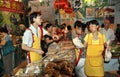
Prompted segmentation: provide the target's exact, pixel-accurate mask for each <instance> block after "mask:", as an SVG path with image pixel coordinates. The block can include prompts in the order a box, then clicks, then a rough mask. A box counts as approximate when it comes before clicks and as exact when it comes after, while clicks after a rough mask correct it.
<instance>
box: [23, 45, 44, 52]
mask: <svg viewBox="0 0 120 77" xmlns="http://www.w3.org/2000/svg"><path fill="white" fill-rule="evenodd" d="M22 49H24V50H26V51H33V52H37V53H38V54H43V53H44V52H43V51H42V50H41V49H35V48H31V47H28V46H27V45H26V44H22Z"/></svg>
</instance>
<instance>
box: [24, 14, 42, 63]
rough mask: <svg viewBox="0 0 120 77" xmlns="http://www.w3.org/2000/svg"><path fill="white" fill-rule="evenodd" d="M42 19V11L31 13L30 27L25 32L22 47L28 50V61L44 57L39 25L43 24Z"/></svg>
mask: <svg viewBox="0 0 120 77" xmlns="http://www.w3.org/2000/svg"><path fill="white" fill-rule="evenodd" d="M41 22H42V19H41V14H40V12H33V13H31V14H30V23H31V25H30V27H29V28H28V29H27V30H26V31H25V32H24V35H23V41H22V49H24V50H26V51H28V52H27V58H28V62H29V63H31V62H35V61H37V60H40V59H42V54H43V53H44V52H43V50H42V49H41V43H40V42H41V30H40V28H39V27H38V25H41Z"/></svg>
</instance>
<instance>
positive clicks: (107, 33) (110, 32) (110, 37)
mask: <svg viewBox="0 0 120 77" xmlns="http://www.w3.org/2000/svg"><path fill="white" fill-rule="evenodd" d="M100 32H101V33H103V34H104V35H105V36H106V39H107V41H108V40H114V39H115V35H114V32H113V30H112V29H110V28H109V29H108V30H105V29H104V28H102V29H101V30H100Z"/></svg>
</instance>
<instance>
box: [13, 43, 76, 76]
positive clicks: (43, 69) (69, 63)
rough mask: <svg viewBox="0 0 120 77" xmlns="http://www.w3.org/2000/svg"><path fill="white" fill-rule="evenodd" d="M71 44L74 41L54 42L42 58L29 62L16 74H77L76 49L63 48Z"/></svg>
mask: <svg viewBox="0 0 120 77" xmlns="http://www.w3.org/2000/svg"><path fill="white" fill-rule="evenodd" d="M70 44H72V43H70V42H67V43H63V42H59V43H56V42H53V43H52V44H51V45H50V46H49V48H48V52H47V53H46V55H45V56H44V57H43V58H42V60H39V61H35V62H33V63H29V64H27V65H26V66H25V67H24V68H20V69H19V70H18V72H17V73H16V74H15V75H16V76H21V77H25V76H27V77H29V76H32V77H34V76H40V77H56V75H59V76H62V77H63V76H69V77H73V76H74V75H75V74H74V67H75V51H74V49H63V47H67V46H70Z"/></svg>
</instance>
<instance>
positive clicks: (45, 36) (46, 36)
mask: <svg viewBox="0 0 120 77" xmlns="http://www.w3.org/2000/svg"><path fill="white" fill-rule="evenodd" d="M47 38H49V40H52V39H53V38H52V37H51V36H49V35H44V39H47Z"/></svg>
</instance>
